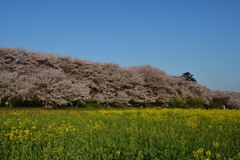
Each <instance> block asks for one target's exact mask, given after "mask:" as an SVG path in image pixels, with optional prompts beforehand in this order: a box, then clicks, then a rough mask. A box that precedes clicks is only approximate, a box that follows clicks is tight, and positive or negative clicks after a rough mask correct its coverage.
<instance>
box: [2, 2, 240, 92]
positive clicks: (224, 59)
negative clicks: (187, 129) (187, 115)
mask: <svg viewBox="0 0 240 160" xmlns="http://www.w3.org/2000/svg"><path fill="white" fill-rule="evenodd" d="M0 20H1V21H0V47H21V48H25V49H27V50H36V51H41V52H45V53H48V52H53V53H55V54H61V55H70V56H72V57H74V58H75V57H77V58H80V59H83V60H90V61H93V62H114V63H117V64H119V65H120V66H123V67H128V66H136V65H145V64H150V65H152V66H154V67H157V68H159V69H161V70H164V71H165V72H166V73H167V74H169V75H181V74H182V73H183V72H187V71H189V72H191V73H192V74H194V77H195V78H196V79H197V80H198V83H200V84H202V85H204V86H206V87H208V88H209V89H211V90H223V91H226V90H228V91H240V0H165V1H164V0H95V1H93V0H65V1H63V0H56V1H54V0H39V1H34V0H1V1H0Z"/></svg>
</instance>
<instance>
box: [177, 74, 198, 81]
mask: <svg viewBox="0 0 240 160" xmlns="http://www.w3.org/2000/svg"><path fill="white" fill-rule="evenodd" d="M181 76H182V77H183V78H185V79H186V80H187V81H192V82H195V83H197V80H196V79H195V78H193V74H191V73H190V72H185V73H183V74H182V75H181Z"/></svg>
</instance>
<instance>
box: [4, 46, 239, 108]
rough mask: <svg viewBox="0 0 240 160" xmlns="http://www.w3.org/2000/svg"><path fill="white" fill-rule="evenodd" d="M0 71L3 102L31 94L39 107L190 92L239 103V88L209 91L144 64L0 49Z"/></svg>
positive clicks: (161, 98) (159, 98)
mask: <svg viewBox="0 0 240 160" xmlns="http://www.w3.org/2000/svg"><path fill="white" fill-rule="evenodd" d="M0 71H1V74H0V80H1V81H0V98H1V99H5V100H6V99H7V100H8V101H9V103H10V102H11V100H12V99H14V98H15V99H22V100H33V99H37V100H40V101H42V102H43V103H44V105H45V106H62V105H67V104H70V103H72V102H81V103H84V102H85V101H89V100H92V101H96V102H100V103H113V102H119V103H124V104H128V103H129V102H130V101H135V102H139V103H144V102H149V103H159V104H160V103H161V104H163V103H167V102H170V101H171V100H172V99H173V97H177V98H179V99H186V97H189V96H190V97H195V98H198V99H202V100H203V101H204V102H205V103H206V104H210V102H211V101H212V98H213V97H218V96H220V97H221V96H225V97H226V96H227V97H230V98H229V104H230V105H231V106H234V107H239V105H240V102H239V93H236V92H212V91H210V90H209V89H208V88H206V87H204V86H202V85H200V84H197V83H194V82H191V81H186V80H185V79H184V78H183V77H181V76H168V75H167V74H166V73H165V72H164V71H161V70H159V69H157V68H154V67H152V66H149V65H146V66H137V67H130V68H122V67H120V66H119V65H117V64H113V63H96V62H95V63H94V62H88V61H83V60H79V59H72V58H71V57H68V56H57V55H53V54H42V53H39V52H34V51H26V50H24V49H14V48H0Z"/></svg>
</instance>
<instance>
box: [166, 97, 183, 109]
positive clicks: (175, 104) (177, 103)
mask: <svg viewBox="0 0 240 160" xmlns="http://www.w3.org/2000/svg"><path fill="white" fill-rule="evenodd" d="M169 107H170V108H186V106H185V104H184V101H182V100H181V99H180V98H178V97H173V98H172V100H171V102H170V103H169Z"/></svg>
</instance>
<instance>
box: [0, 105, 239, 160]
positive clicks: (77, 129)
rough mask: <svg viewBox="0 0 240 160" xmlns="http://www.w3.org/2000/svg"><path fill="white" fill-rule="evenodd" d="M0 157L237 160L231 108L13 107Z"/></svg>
mask: <svg viewBox="0 0 240 160" xmlns="http://www.w3.org/2000/svg"><path fill="white" fill-rule="evenodd" d="M0 116H1V119H0V123H1V126H0V159H3V160H9V159H24V160H28V159H29V160H30V159H31V160H34V159H36V160H37V159H84V160H85V159H129V160H132V159H207V158H209V159H228V158H232V159H240V134H239V133H240V121H239V119H240V111H236V110H208V111H207V110H197V109H196V110H183V109H171V110H170V109H162V110H154V109H144V110H136V109H134V110H113V109H112V110H93V111H91V110H75V111H74V110H39V109H36V110H16V111H9V112H3V113H1V114H0Z"/></svg>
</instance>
